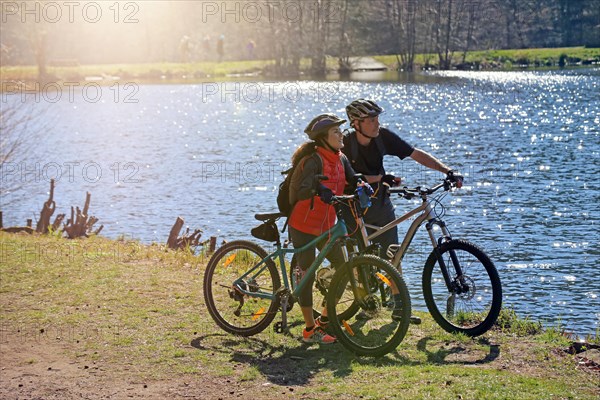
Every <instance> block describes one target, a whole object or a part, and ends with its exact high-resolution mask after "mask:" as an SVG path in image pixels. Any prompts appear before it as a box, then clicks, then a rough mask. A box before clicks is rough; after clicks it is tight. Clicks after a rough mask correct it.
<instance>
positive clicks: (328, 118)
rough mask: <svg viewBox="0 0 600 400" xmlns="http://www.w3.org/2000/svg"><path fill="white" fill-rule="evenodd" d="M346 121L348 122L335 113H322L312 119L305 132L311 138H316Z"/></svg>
mask: <svg viewBox="0 0 600 400" xmlns="http://www.w3.org/2000/svg"><path fill="white" fill-rule="evenodd" d="M344 122H346V120H345V119H342V118H340V117H338V116H337V115H335V114H320V115H317V116H316V117H315V118H313V120H312V121H310V123H309V124H308V126H307V127H306V129H305V130H304V133H306V134H307V135H308V137H309V138H310V139H311V140H316V139H317V138H318V137H319V136H321V135H324V134H326V133H327V131H328V130H329V128H331V127H333V126H340V125H342V124H343V123H344Z"/></svg>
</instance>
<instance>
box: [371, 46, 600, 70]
mask: <svg viewBox="0 0 600 400" xmlns="http://www.w3.org/2000/svg"><path fill="white" fill-rule="evenodd" d="M462 57H463V52H455V53H454V55H453V59H452V64H453V65H458V64H460V63H462ZM374 58H375V59H376V60H378V61H380V62H382V63H384V64H386V65H387V66H388V67H389V68H394V67H395V66H396V64H397V59H396V56H394V55H391V56H376V57H374ZM437 58H438V56H437V54H418V55H416V57H415V63H416V64H417V65H419V66H423V65H426V64H430V65H436V63H437ZM561 60H563V62H564V63H565V65H573V64H577V63H579V62H582V61H587V60H593V61H595V62H596V63H599V62H600V48H586V47H563V48H541V49H511V50H481V51H470V52H468V53H467V56H466V58H465V63H467V64H470V65H474V66H476V65H479V66H481V67H482V68H483V69H489V68H494V69H513V68H523V67H536V68H540V67H557V66H559V65H560V63H561Z"/></svg>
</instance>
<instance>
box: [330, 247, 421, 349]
mask: <svg viewBox="0 0 600 400" xmlns="http://www.w3.org/2000/svg"><path fill="white" fill-rule="evenodd" d="M392 287H396V288H397V289H398V292H399V298H400V302H399V303H398V304H396V303H394V301H393V299H392V298H391V296H390V293H391V288H392ZM349 304H355V305H357V306H358V308H357V309H360V310H362V311H363V312H359V313H357V312H352V313H348V309H349ZM327 312H328V314H329V320H330V325H331V327H332V328H333V331H334V335H335V336H336V337H337V339H338V340H339V341H340V343H342V345H344V346H345V347H346V348H347V349H349V350H350V351H352V352H353V353H355V354H357V355H360V356H370V357H380V356H383V355H385V354H387V353H389V352H391V351H393V350H394V349H395V348H396V347H398V345H399V344H400V342H402V339H404V336H405V335H406V332H407V331H408V325H409V322H410V314H411V305H410V297H409V294H408V289H407V288H406V284H405V283H404V280H403V279H402V277H401V276H400V274H399V273H398V271H397V270H396V269H395V268H394V267H393V266H392V265H391V264H390V263H389V262H387V261H385V260H383V259H381V258H379V257H375V256H372V255H363V256H358V257H355V258H354V259H353V260H352V261H350V262H348V263H346V264H345V265H344V266H342V267H341V268H340V269H339V270H338V271H337V272H336V274H335V275H334V277H333V280H332V281H331V285H330V289H329V293H328V295H327Z"/></svg>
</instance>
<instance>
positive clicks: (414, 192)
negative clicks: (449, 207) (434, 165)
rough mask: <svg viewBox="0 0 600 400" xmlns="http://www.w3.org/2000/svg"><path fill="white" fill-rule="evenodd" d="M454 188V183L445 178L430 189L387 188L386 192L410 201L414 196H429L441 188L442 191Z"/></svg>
mask: <svg viewBox="0 0 600 400" xmlns="http://www.w3.org/2000/svg"><path fill="white" fill-rule="evenodd" d="M454 187H456V182H453V181H451V180H450V179H448V178H446V179H444V180H443V181H442V182H441V183H439V184H437V185H435V186H433V187H431V188H422V187H421V186H417V187H414V188H409V187H406V186H405V187H402V188H390V187H388V188H387V190H388V192H389V193H390V194H391V193H397V194H398V195H400V196H402V197H404V198H407V199H411V198H413V197H416V196H419V197H424V196H425V197H426V196H429V195H431V194H433V193H435V192H437V191H438V190H440V189H442V188H443V189H444V191H449V190H450V189H452V188H454Z"/></svg>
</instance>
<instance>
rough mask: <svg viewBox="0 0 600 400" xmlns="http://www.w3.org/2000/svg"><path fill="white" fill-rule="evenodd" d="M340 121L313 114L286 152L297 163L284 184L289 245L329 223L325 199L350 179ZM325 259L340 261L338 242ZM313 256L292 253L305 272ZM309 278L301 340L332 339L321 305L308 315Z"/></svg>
mask: <svg viewBox="0 0 600 400" xmlns="http://www.w3.org/2000/svg"><path fill="white" fill-rule="evenodd" d="M344 122H346V120H344V119H341V118H339V117H338V116H336V115H333V114H321V115H319V116H317V117H315V118H314V119H313V120H312V121H311V122H310V123H309V124H308V126H307V127H306V129H305V130H304V132H305V133H306V134H307V135H308V137H309V139H310V141H308V142H306V143H304V144H302V145H301V146H300V147H299V148H298V150H296V152H295V153H294V155H293V156H292V165H297V166H298V167H297V168H295V170H294V173H293V175H292V180H291V183H290V204H293V205H294V207H293V210H292V213H291V215H290V217H289V220H288V223H289V232H290V238H291V239H292V242H293V244H294V247H295V248H299V247H302V246H304V245H305V244H307V243H308V242H310V241H311V240H313V239H314V238H315V237H317V236H319V235H321V234H322V233H323V232H326V231H328V230H329V229H331V228H332V227H333V225H335V222H336V213H335V209H334V207H333V206H332V205H330V204H328V203H329V202H330V201H331V197H332V196H333V195H334V194H338V195H341V194H343V193H344V187H345V185H346V182H353V179H354V171H353V170H352V167H351V166H350V164H349V162H348V159H347V158H346V156H345V155H344V154H343V153H341V151H340V149H341V148H342V147H344V142H343V138H344V137H343V135H342V131H341V130H340V125H342V124H343V123H344ZM317 175H325V176H327V177H328V179H327V180H324V181H322V182H321V183H319V181H318V179H317V178H316V176H317ZM315 195H318V197H316V196H315ZM325 242H326V240H322V241H321V242H320V243H318V244H317V247H318V248H319V249H321V248H322V247H323V246H324V245H325ZM327 259H328V260H329V261H330V262H331V265H332V267H334V268H335V267H337V266H338V265H341V264H343V263H344V261H345V260H344V255H343V253H342V249H341V246H340V245H339V244H337V245H336V246H335V247H334V248H333V249H332V250H331V251H330V252H329V254H328V255H327ZM314 260H315V248H314V247H313V248H310V249H308V250H307V251H303V252H301V253H298V264H299V266H300V268H301V269H302V271H306V270H307V269H308V267H310V266H311V264H312V263H313V262H314ZM314 279H315V277H314V274H313V276H311V277H310V280H309V281H308V284H307V285H306V286H305V287H304V290H303V291H302V293H300V296H299V299H298V302H299V303H300V308H301V309H302V315H303V317H304V322H305V324H306V327H305V328H304V330H303V332H302V339H303V341H304V342H308V343H321V344H329V343H333V342H335V338H334V337H333V336H331V335H328V334H327V333H326V332H325V331H324V329H323V328H325V327H326V325H327V322H328V320H327V314H326V310H323V313H322V315H321V317H319V318H318V319H317V320H316V321H315V319H314V317H313V299H312V293H313V283H314Z"/></svg>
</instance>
